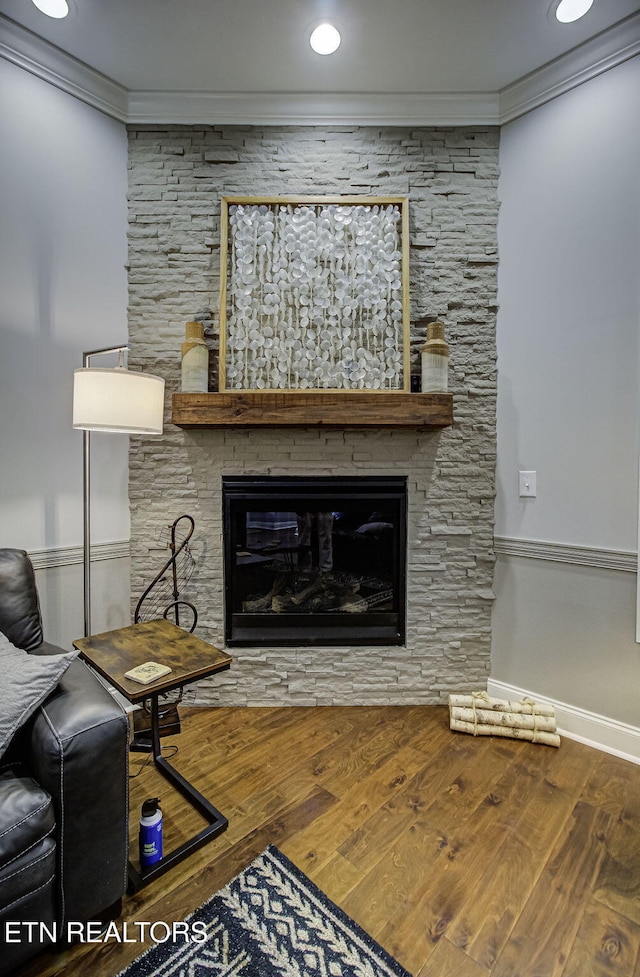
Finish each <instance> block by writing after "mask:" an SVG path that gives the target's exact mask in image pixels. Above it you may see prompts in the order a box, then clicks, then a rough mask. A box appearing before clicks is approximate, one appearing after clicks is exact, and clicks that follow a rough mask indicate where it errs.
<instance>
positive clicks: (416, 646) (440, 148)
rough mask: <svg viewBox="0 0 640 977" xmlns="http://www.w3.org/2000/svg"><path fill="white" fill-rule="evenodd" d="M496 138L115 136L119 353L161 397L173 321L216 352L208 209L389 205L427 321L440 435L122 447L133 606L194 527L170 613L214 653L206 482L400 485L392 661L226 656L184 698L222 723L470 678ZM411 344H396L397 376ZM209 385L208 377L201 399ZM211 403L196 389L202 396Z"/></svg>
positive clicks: (216, 635) (362, 433)
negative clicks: (124, 167)
mask: <svg viewBox="0 0 640 977" xmlns="http://www.w3.org/2000/svg"><path fill="white" fill-rule="evenodd" d="M498 139H499V130H498V129H497V128H496V127H464V128H462V127H461V128H454V127H447V128H423V129H399V128H398V129H397V128H389V129H376V128H369V127H354V126H339V127H330V128H320V127H308V128H304V127H300V128H298V127H282V128H276V127H233V126H230V127H224V128H222V127H204V126H201V125H199V126H173V125H172V126H142V127H132V128H131V130H130V140H129V146H130V156H129V170H130V181H129V197H130V203H129V207H130V232H129V295H130V298H129V306H130V307H129V337H130V344H131V356H130V362H131V365H132V367H133V368H143V369H146V370H149V371H150V372H154V373H159V374H160V375H162V376H164V377H165V378H166V381H167V388H168V393H169V395H170V393H171V392H172V391H178V390H179V367H180V361H179V357H180V343H181V342H182V339H183V334H184V323H185V322H186V321H188V320H190V319H193V318H198V319H201V320H202V321H204V322H205V327H206V329H205V334H206V337H207V339H208V341H209V342H210V345H211V348H212V349H213V348H214V347H215V346H217V302H218V287H219V244H220V226H219V217H220V196H221V195H223V194H239V193H241V194H254V195H258V194H262V195H269V194H287V195H291V194H301V195H302V194H310V193H316V194H321V193H322V194H363V195H366V194H374V195H396V194H407V195H408V196H409V201H410V203H409V217H410V244H411V249H410V270H411V319H412V322H415V321H416V320H417V319H419V318H422V317H424V316H427V315H433V316H438V317H439V318H442V319H443V321H444V322H445V323H446V326H447V340H448V342H449V344H450V374H449V382H450V390H451V391H452V392H453V394H454V425H453V427H449V428H444V429H442V430H440V431H422V432H419V431H414V430H410V429H394V430H383V429H378V430H375V429H374V430H364V429H357V428H349V427H348V418H345V427H344V428H343V429H341V430H324V429H322V428H321V427H317V428H315V427H314V428H303V429H295V430H293V429H249V430H239V429H224V430H210V429H206V428H202V429H192V430H182V429H180V428H177V427H175V426H173V425H172V424H171V419H170V409H169V402H170V396H169V397H168V398H167V400H168V403H167V415H166V418H165V433H164V435H163V436H162V437H158V438H132V441H131V462H130V504H131V524H132V594H133V598H134V602H135V599H136V597H137V595H138V594H139V593H140V592H141V591H142V589H143V587H144V585H145V583H147V582H148V581H149V579H150V578H151V576H152V575H153V574H154V573H155V571H156V569H157V568H158V566H159V565H160V564H161V562H162V561H163V560H164V559H165V554H166V550H164V549H162V546H161V544H160V542H159V540H160V538H161V536H162V535H163V531H164V530H165V529H166V526H167V525H168V524H169V523H171V522H172V521H173V520H174V519H175V518H176V517H177V516H179V515H181V514H182V513H184V512H187V513H189V514H190V515H192V516H193V517H194V519H195V521H196V532H195V534H194V537H193V552H194V555H195V557H196V560H197V567H196V570H195V573H194V575H193V576H192V578H191V580H190V582H189V587H188V597H189V599H191V600H193V602H194V603H195V604H196V605H197V607H198V610H199V614H200V620H199V624H198V634H199V635H200V636H201V637H204V638H206V639H208V640H210V641H211V642H213V643H214V644H217V645H219V646H223V643H224V621H223V614H224V588H223V580H222V562H223V547H222V502H221V485H222V476H223V475H231V474H242V475H248V474H252V473H255V474H259V475H263V474H271V473H273V474H281V475H305V476H309V475H314V474H315V475H354V474H376V475H398V474H401V475H405V476H406V477H407V482H408V526H407V528H408V555H407V581H408V595H407V639H406V643H405V645H403V646H401V647H394V648H379V647H378V648H376V647H337V648H336V647H334V648H331V649H329V650H328V651H327V652H323V653H322V654H319V653H318V649H314V648H260V649H253V648H238V649H234V650H233V658H234V664H233V666H232V668H231V670H230V671H229V672H227V673H225V675H224V676H222V677H217V678H216V679H214V680H209V681H203V682H201V683H200V686H199V687H198V698H199V701H201V702H202V703H207V704H218V703H219V704H225V705H254V704H255V705H263V704H266V705H271V704H273V705H283V704H285V705H286V704H290V705H313V704H317V705H325V704H326V705H329V704H336V705H338V704H376V703H390V704H406V703H425V704H426V703H438V702H445V701H446V697H447V695H448V693H449V692H451V691H455V690H469V689H471V688H484V687H485V684H486V679H487V676H488V670H489V649H490V638H491V601H492V599H493V594H492V591H491V585H492V578H493V562H494V557H493V498H494V480H495V474H494V470H495V395H496V376H495V371H496V362H495V313H496V271H497V253H496V221H497V210H498V205H497V197H496V184H497V154H498ZM424 338H425V337H424V335H423V334H422V332H421V331H420V330H418V329H417V328H415V327H413V326H412V371H413V372H419V360H418V356H419V347H420V346H421V344H422V342H424ZM213 382H215V377H214V376H213V371H212V383H213ZM211 389H214V387H213V386H212V387H211Z"/></svg>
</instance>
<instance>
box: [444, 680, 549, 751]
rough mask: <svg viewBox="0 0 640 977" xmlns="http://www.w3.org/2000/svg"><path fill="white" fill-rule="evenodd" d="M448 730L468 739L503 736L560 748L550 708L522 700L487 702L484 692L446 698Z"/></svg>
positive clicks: (487, 697) (489, 700)
mask: <svg viewBox="0 0 640 977" xmlns="http://www.w3.org/2000/svg"><path fill="white" fill-rule="evenodd" d="M449 726H450V728H451V729H453V730H456V731H458V732H461V733H471V735H472V736H507V737H509V738H510V739H516V740H528V741H529V742H531V743H543V744H545V745H546V746H560V737H559V736H558V733H557V732H556V719H555V713H554V709H553V706H549V705H545V704H544V703H540V702H534V701H533V700H532V699H522V700H521V701H520V702H510V701H509V700H507V699H491V698H490V697H489V696H488V695H487V693H486V692H472V693H471V695H450V696H449Z"/></svg>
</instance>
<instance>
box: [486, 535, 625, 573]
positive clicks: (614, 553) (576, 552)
mask: <svg viewBox="0 0 640 977" xmlns="http://www.w3.org/2000/svg"><path fill="white" fill-rule="evenodd" d="M494 549H495V551H496V553H499V554H501V555H502V556H520V557H525V558H526V559H529V560H550V561H551V562H552V563H571V564H573V565H574V566H583V567H598V568H604V569H607V570H623V571H626V572H627V573H637V570H638V554H637V553H635V552H632V551H631V550H607V549H604V548H601V547H599V546H574V545H573V544H571V543H550V542H546V541H543V540H539V539H520V538H517V537H513V536H496V537H495V538H494Z"/></svg>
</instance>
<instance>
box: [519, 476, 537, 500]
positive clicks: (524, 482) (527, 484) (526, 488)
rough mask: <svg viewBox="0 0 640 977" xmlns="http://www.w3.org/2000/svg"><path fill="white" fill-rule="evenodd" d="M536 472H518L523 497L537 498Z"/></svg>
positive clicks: (521, 496)
mask: <svg viewBox="0 0 640 977" xmlns="http://www.w3.org/2000/svg"><path fill="white" fill-rule="evenodd" d="M536 474H537V473H536V472H518V485H519V487H520V498H521V499H535V497H536V494H537V486H536Z"/></svg>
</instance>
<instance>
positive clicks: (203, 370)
mask: <svg viewBox="0 0 640 977" xmlns="http://www.w3.org/2000/svg"><path fill="white" fill-rule="evenodd" d="M208 389H209V347H208V346H207V344H206V342H205V340H204V326H203V325H202V323H201V322H188V323H187V327H186V337H185V341H184V343H183V344H182V392H183V393H185V394H195V393H205V394H206V393H207V390H208Z"/></svg>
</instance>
